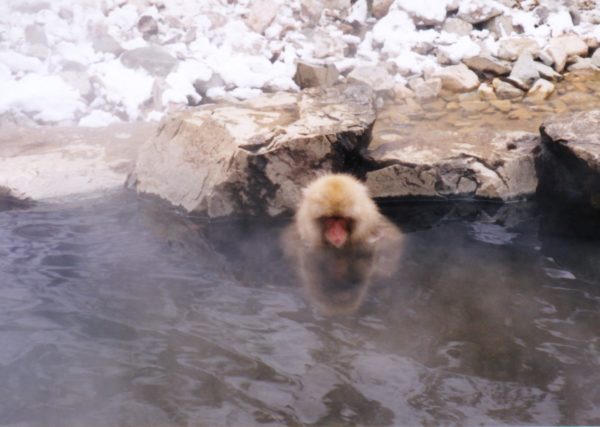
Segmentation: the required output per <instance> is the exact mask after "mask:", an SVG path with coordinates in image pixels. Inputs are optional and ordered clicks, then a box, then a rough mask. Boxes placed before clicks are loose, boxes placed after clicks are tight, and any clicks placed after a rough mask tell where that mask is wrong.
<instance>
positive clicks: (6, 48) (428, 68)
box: [0, 0, 600, 126]
mask: <svg viewBox="0 0 600 427" xmlns="http://www.w3.org/2000/svg"><path fill="white" fill-rule="evenodd" d="M390 3H392V4H391V6H390V7H389V11H388V9H387V6H389V4H390ZM540 3H543V4H540ZM382 10H383V12H382ZM490 11H496V12H495V13H498V12H501V15H500V16H504V17H508V18H509V20H510V22H511V26H510V27H512V29H510V27H508V28H509V31H510V34H506V33H503V32H505V30H506V27H503V28H504V30H502V29H500V30H498V27H496V29H495V30H494V29H493V28H491V27H490V25H491V24H490V22H491V21H490V20H489V19H488V18H487V17H486V14H489V12H490ZM371 13H372V14H371ZM373 15H375V16H373ZM377 15H378V16H377ZM488 16H489V15H488ZM449 17H452V18H459V19H461V20H462V21H464V22H471V23H473V25H472V27H471V28H468V29H467V32H466V33H463V34H462V35H461V34H459V33H457V32H451V31H449V30H448V27H446V26H445V24H446V23H447V22H448V18H449ZM484 18H485V19H484ZM480 19H483V21H478V20H480ZM599 23H600V6H598V5H597V4H596V3H595V2H594V1H590V0H579V1H574V0H573V1H569V0H564V1H559V0H548V1H543V2H539V1H536V0H521V1H517V0H498V1H494V0H464V1H459V0H419V1H414V0H395V1H392V0H389V1H385V0H384V1H381V0H373V1H372V9H369V7H368V5H367V2H366V0H356V1H355V2H353V3H352V4H351V3H350V0H291V1H285V0H255V1H252V0H238V1H236V0H229V1H227V0H135V1H122V0H79V1H73V0H4V1H2V2H0V117H2V118H3V119H4V121H8V122H16V123H18V124H20V125H23V124H33V123H38V124H79V125H82V126H102V125H105V124H108V123H111V122H116V121H134V120H157V119H160V118H161V117H162V116H163V115H164V114H165V113H166V112H168V111H170V110H172V109H177V108H183V107H185V106H187V105H197V104H199V103H202V102H209V101H211V100H216V99H222V98H228V97H233V98H237V99H244V98H249V97H252V96H256V95H258V94H260V93H262V92H263V91H276V90H286V91H287V90H290V91H295V90H298V87H297V85H296V83H294V80H293V76H294V74H295V71H296V63H297V61H298V60H299V59H304V60H310V61H317V62H330V63H334V64H335V65H336V67H337V68H338V70H339V71H340V72H341V77H340V78H341V79H344V76H345V75H347V73H348V72H350V71H351V70H352V69H353V68H355V67H356V66H360V65H377V66H381V67H384V68H385V69H386V70H387V71H388V72H389V73H390V74H391V75H392V77H393V79H394V80H395V81H396V82H397V84H398V85H403V84H405V82H406V80H407V78H410V77H411V76H415V75H422V76H424V77H427V76H429V75H431V74H432V73H434V72H435V71H436V70H438V69H439V68H441V67H443V66H445V65H449V64H452V63H458V62H460V61H461V60H462V59H463V58H464V57H468V56H473V55H477V54H479V53H482V52H486V53H490V54H492V55H494V54H496V53H497V50H498V45H499V41H500V40H502V39H503V38H507V37H511V36H515V35H517V34H518V35H520V36H526V37H529V38H532V39H535V40H536V41H537V42H538V44H539V45H540V46H541V47H543V46H545V45H546V44H547V43H548V41H549V40H550V39H551V38H552V37H555V36H557V35H560V34H563V33H571V32H572V33H575V34H578V35H579V36H580V37H581V38H582V39H584V40H585V41H586V43H588V45H589V46H590V48H591V49H592V50H593V49H594V48H595V47H596V46H597V45H598V42H599V41H600V25H599ZM469 25H470V24H469ZM0 123H2V122H1V121H0Z"/></svg>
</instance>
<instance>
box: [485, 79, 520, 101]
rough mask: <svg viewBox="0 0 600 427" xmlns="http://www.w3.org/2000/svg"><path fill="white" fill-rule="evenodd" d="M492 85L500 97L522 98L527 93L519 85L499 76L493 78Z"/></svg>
mask: <svg viewBox="0 0 600 427" xmlns="http://www.w3.org/2000/svg"><path fill="white" fill-rule="evenodd" d="M492 86H494V90H495V91H496V96H497V97H498V99H516V98H521V97H522V96H523V95H524V94H525V92H523V91H522V90H521V89H519V88H518V87H515V86H513V85H512V84H510V83H508V82H505V81H503V80H500V79H498V78H495V79H494V80H492Z"/></svg>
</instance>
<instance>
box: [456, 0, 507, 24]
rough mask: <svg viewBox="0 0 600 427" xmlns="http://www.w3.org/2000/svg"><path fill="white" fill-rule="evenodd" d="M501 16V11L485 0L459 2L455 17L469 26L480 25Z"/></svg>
mask: <svg viewBox="0 0 600 427" xmlns="http://www.w3.org/2000/svg"><path fill="white" fill-rule="evenodd" d="M500 14H502V10H501V9H500V8H497V7H495V6H494V5H493V3H491V2H489V1H486V0H471V1H467V2H461V3H460V6H459V8H458V14H457V17H458V18H460V19H462V20H464V21H467V22H469V23H471V24H480V23H482V22H485V21H488V20H490V19H492V18H493V17H494V16H498V15H500Z"/></svg>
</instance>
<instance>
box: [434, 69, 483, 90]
mask: <svg viewBox="0 0 600 427" xmlns="http://www.w3.org/2000/svg"><path fill="white" fill-rule="evenodd" d="M432 77H437V78H439V79H441V80H442V88H444V89H446V90H449V91H451V92H469V91H471V90H474V89H477V87H478V86H479V78H478V77H477V74H475V73H474V72H473V71H471V70H469V68H467V66H466V65H465V64H458V65H451V66H449V67H445V68H443V69H441V70H439V71H436V72H435V73H434V74H433V76H432Z"/></svg>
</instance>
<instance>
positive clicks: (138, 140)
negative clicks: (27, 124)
mask: <svg viewBox="0 0 600 427" xmlns="http://www.w3.org/2000/svg"><path fill="white" fill-rule="evenodd" d="M155 129H156V125H155V124H151V123H135V124H132V123H127V124H118V125H111V126H108V127H104V128H94V129H90V128H81V127H66V128H61V127H38V128H22V127H21V128H17V129H14V130H8V129H6V128H4V132H3V133H2V135H0V163H1V164H2V167H1V168H0V192H1V193H2V194H7V195H10V196H12V197H15V198H17V199H21V200H33V201H37V200H48V199H54V198H57V197H72V196H77V197H90V196H92V195H95V194H103V192H106V191H114V190H116V189H119V188H122V187H123V185H124V183H125V181H126V179H127V175H128V174H129V173H131V172H132V170H133V166H134V165H135V159H136V156H137V151H138V149H139V146H140V145H141V144H142V143H145V142H146V141H147V140H148V138H150V136H151V135H152V134H153V133H154V132H155Z"/></svg>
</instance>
